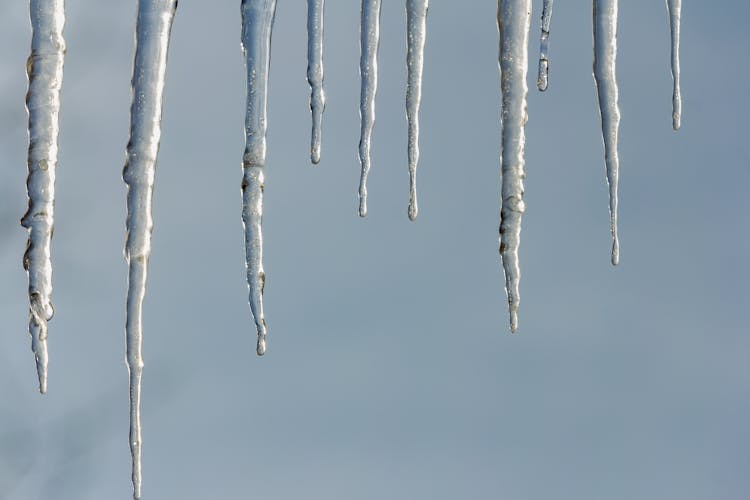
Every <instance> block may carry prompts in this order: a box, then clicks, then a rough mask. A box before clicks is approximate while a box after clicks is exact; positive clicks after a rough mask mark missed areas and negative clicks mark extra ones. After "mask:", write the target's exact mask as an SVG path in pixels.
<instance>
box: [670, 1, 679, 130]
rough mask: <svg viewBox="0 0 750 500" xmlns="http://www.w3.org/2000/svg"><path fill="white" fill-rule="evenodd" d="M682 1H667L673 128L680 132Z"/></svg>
mask: <svg viewBox="0 0 750 500" xmlns="http://www.w3.org/2000/svg"><path fill="white" fill-rule="evenodd" d="M681 10H682V0H667V12H668V13H669V31H670V33H671V38H672V51H671V52H672V82H673V87H672V128H673V129H675V130H680V115H681V114H682V98H681V97H680V11H681Z"/></svg>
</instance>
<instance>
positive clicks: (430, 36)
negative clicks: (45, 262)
mask: <svg viewBox="0 0 750 500" xmlns="http://www.w3.org/2000/svg"><path fill="white" fill-rule="evenodd" d="M23 3H24V2H2V6H0V276H1V277H2V278H1V279H0V318H2V322H1V323H0V326H1V327H2V328H1V331H2V335H0V394H2V403H0V499H2V500H36V499H55V500H67V499H76V500H88V499H92V500H93V499H102V498H111V499H116V498H122V499H125V498H129V497H130V494H131V493H130V492H131V489H130V488H131V486H130V455H129V449H128V444H127V441H128V437H127V432H128V421H127V420H128V392H127V371H126V367H125V363H124V348H125V342H124V312H125V306H124V300H125V279H126V266H125V262H124V260H123V257H122V245H123V242H124V220H125V186H124V183H123V182H122V179H121V172H122V166H123V163H124V158H125V155H124V150H125V145H126V143H127V133H128V124H129V105H130V75H131V61H132V54H133V34H132V31H133V28H134V24H135V2H133V1H127V2H101V1H94V0H68V2H67V3H68V5H67V9H68V19H67V24H66V27H65V37H66V39H67V43H68V51H67V57H66V60H65V80H64V84H63V94H62V106H63V107H62V113H61V123H60V125H61V127H60V155H59V164H58V173H57V202H56V225H55V237H54V239H53V242H52V245H53V246H52V253H53V265H54V294H53V302H54V305H55V310H56V315H55V318H54V319H53V321H52V322H51V323H50V334H49V335H50V336H49V350H50V380H49V393H48V394H47V395H46V396H44V397H42V396H40V395H39V394H38V393H37V390H36V387H37V380H36V374H35V368H34V361H33V355H32V353H31V351H30V339H29V336H28V333H27V321H28V316H27V311H28V304H27V298H26V295H25V293H26V286H27V285H26V277H25V274H24V272H23V269H22V267H21V255H22V254H23V251H24V248H25V239H26V232H25V231H24V230H23V229H22V228H21V227H20V225H19V223H18V220H19V219H20V217H21V215H22V214H23V212H24V211H25V204H26V191H25V187H24V180H25V176H26V160H25V156H26V132H25V128H26V114H25V110H24V94H25V91H26V77H25V72H24V67H25V61H26V58H27V56H28V52H29V43H30V29H29V23H28V12H27V9H26V6H25V5H23ZM304 3H305V2H301V1H298V2H286V1H280V2H279V5H278V11H277V15H276V26H275V31H274V37H273V56H272V64H271V82H270V95H269V98H268V105H269V131H268V159H267V171H266V190H265V193H266V197H265V201H266V208H265V218H264V235H265V270H266V275H267V286H266V295H265V308H266V315H267V320H268V325H269V338H268V353H267V354H266V356H265V357H263V358H257V357H256V356H255V354H254V348H255V329H254V326H253V324H252V321H251V318H250V312H249V308H248V306H247V302H246V299H247V287H246V284H245V273H244V263H243V256H244V249H243V237H242V225H241V219H240V201H241V198H240V181H241V170H240V164H241V157H242V152H243V141H244V136H243V130H242V127H243V123H244V104H245V103H244V100H245V96H244V89H245V73H244V66H243V61H242V55H241V50H240V9H239V2H238V1H232V2H229V1H222V2H209V1H202V2H199V1H182V2H180V6H179V8H178V12H177V16H176V18H175V24H174V29H173V34H172V43H171V47H170V54H169V66H168V71H167V84H166V94H165V101H164V121H163V134H162V142H161V151H160V154H159V161H158V169H157V176H156V190H155V195H154V218H155V229H154V239H153V243H154V247H153V255H152V259H151V273H150V276H149V289H148V293H147V297H146V303H145V318H144V335H145V341H144V354H145V360H146V367H145V373H144V394H143V396H144V401H143V435H144V447H143V464H144V483H143V495H144V499H157V498H163V499H173V498H180V499H185V500H187V499H206V498H216V499H251V498H263V499H268V500H287V499H303V498H304V499H307V500H317V499H325V500H330V499H352V500H376V499H377V500H382V499H394V500H406V499H415V500H423V499H424V500H427V499H430V500H456V499H463V498H469V499H482V500H483V499H490V498H508V499H514V500H547V499H555V500H563V499H566V500H567V499H570V500H602V499H606V500H632V499H634V498H638V499H640V500H650V499H653V500H698V499H711V500H742V499H744V498H747V492H748V491H750V474H748V470H750V432H749V431H748V426H747V422H748V421H750V370H749V369H748V368H747V361H748V358H749V357H750V335H748V330H750V328H748V321H747V308H748V305H750V300H749V299H750V292H748V285H747V284H748V282H750V269H749V268H748V265H747V258H746V256H747V255H748V253H750V236H748V232H747V227H748V213H750V200H749V199H748V197H747V186H748V183H750V168H748V167H750V146H749V145H748V144H749V143H748V141H747V137H746V136H747V130H748V128H747V124H746V117H747V116H748V113H749V112H750V107H749V106H748V100H747V80H748V77H749V76H750V75H749V71H750V70H748V65H747V64H744V63H741V61H742V60H743V59H742V58H743V57H744V56H743V54H744V53H745V52H746V49H747V43H748V42H747V35H746V33H747V32H746V28H745V26H744V23H746V22H747V19H750V7H749V6H748V4H747V3H746V2H740V1H726V2H721V5H722V7H717V6H711V5H718V3H711V2H685V5H684V7H683V23H682V34H683V38H682V71H683V82H682V83H683V98H684V101H683V121H682V130H681V131H680V132H678V133H675V132H673V131H672V129H671V78H670V73H669V29H668V22H667V14H666V9H665V6H664V2H658V1H656V2H654V1H651V0H628V1H623V2H620V22H619V27H620V29H619V56H618V66H617V69H618V76H619V82H620V105H621V111H622V122H621V135H620V137H621V149H620V153H621V170H620V196H621V198H620V238H621V264H620V266H619V267H617V268H613V267H612V266H611V265H610V264H609V251H610V235H609V228H608V213H607V188H606V181H605V170H604V161H603V151H602V140H601V135H600V129H599V117H598V111H597V108H596V95H595V90H594V83H593V79H592V77H591V58H592V49H591V5H590V2H583V1H578V2H557V3H556V5H555V11H554V14H553V18H552V34H551V39H550V40H551V65H550V89H549V90H548V91H547V92H546V93H544V94H541V93H539V92H537V91H536V90H535V88H534V82H535V80H536V69H535V67H536V63H535V61H536V58H537V56H538V45H537V41H536V40H537V39H538V34H539V17H540V15H541V12H540V6H541V2H539V1H535V2H534V8H535V11H534V13H533V22H532V35H531V38H532V40H533V42H532V45H531V48H530V60H531V61H532V65H531V66H532V69H531V71H530V74H529V84H530V89H531V90H530V94H529V123H528V126H527V143H526V144H527V155H526V160H527V162H526V169H527V180H526V205H527V212H526V214H525V217H524V221H523V224H524V225H523V231H522V241H521V250H520V255H521V266H522V272H523V278H522V282H521V297H522V302H521V308H520V326H519V333H518V334H517V335H511V334H509V332H508V326H507V325H508V317H507V305H506V299H505V292H504V290H503V275H502V271H501V266H500V260H499V255H498V252H497V246H498V245H497V228H498V224H499V211H500V207H499V190H500V177H499V153H500V151H499V143H500V141H499V136H500V127H499V114H500V98H499V78H498V68H497V47H498V41H497V28H496V21H495V13H496V3H495V2H492V1H489V0H487V1H471V2H461V1H454V2H449V1H439V0H433V2H432V5H431V8H430V12H429V17H428V24H427V28H428V32H427V46H426V54H425V69H424V95H423V101H422V115H421V116H422V127H421V146H422V147H421V150H422V155H421V162H420V167H419V173H418V183H419V186H418V187H419V196H420V205H419V206H420V213H419V218H418V220H417V221H416V222H414V223H411V222H409V221H408V219H407V214H406V209H407V203H408V174H407V163H406V123H405V114H404V89H405V77H406V72H405V22H406V21H405V14H404V6H403V2H397V1H388V0H387V1H385V2H383V11H382V43H381V48H380V59H379V61H380V63H379V66H380V85H379V93H378V97H377V121H376V124H375V131H374V135H373V151H372V162H373V163H372V171H371V174H370V181H369V190H368V193H369V197H368V202H369V203H368V204H369V212H368V216H367V218H366V219H364V220H362V219H360V218H359V217H358V216H357V211H356V209H357V198H356V193H357V183H358V179H359V163H358V160H357V142H358V134H359V112H358V99H359V70H358V60H359V37H358V32H359V2H356V1H354V0H328V1H327V2H326V17H325V21H326V25H325V85H326V92H327V97H328V99H327V107H326V112H325V115H324V122H323V150H322V162H321V164H320V165H319V166H317V167H313V166H311V165H310V164H309V159H308V156H309V133H310V132H309V128H310V117H309V106H308V99H309V89H308V86H307V82H306V79H305V72H306V60H305V58H306V32H305V12H306V10H305V6H304ZM469 4H470V5H471V7H466V5H469Z"/></svg>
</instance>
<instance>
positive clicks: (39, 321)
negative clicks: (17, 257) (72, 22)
mask: <svg viewBox="0 0 750 500" xmlns="http://www.w3.org/2000/svg"><path fill="white" fill-rule="evenodd" d="M29 13H30V17H31V30H32V35H31V55H30V56H29V59H28V62H27V63H26V72H27V75H28V78H29V90H28V93H27V94H26V109H27V110H28V113H29V155H28V168H29V176H28V178H27V179H26V187H27V189H28V195H29V209H28V210H27V211H26V214H25V215H24V216H23V218H22V219H21V225H22V226H23V227H25V228H26V229H28V230H29V240H28V243H27V244H26V252H25V253H24V256H23V267H24V269H26V271H27V272H28V275H29V333H30V334H31V350H32V351H33V352H34V358H35V359H36V371H37V375H38V377H39V392H41V393H42V394H44V393H45V392H47V322H48V321H49V320H50V319H52V315H53V314H54V309H53V308H52V262H51V259H50V243H51V240H52V232H53V225H54V215H55V167H56V166H57V135H58V128H59V127H58V126H59V123H58V122H59V114H60V87H61V85H62V79H63V61H64V57H65V40H64V39H63V36H62V31H63V26H64V25H65V2H64V0H31V1H30V2H29Z"/></svg>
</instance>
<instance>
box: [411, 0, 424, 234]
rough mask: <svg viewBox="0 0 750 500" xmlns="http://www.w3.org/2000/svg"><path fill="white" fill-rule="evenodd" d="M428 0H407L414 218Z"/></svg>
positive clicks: (412, 212)
mask: <svg viewBox="0 0 750 500" xmlns="http://www.w3.org/2000/svg"><path fill="white" fill-rule="evenodd" d="M428 3H429V2H428V0H406V46H407V50H406V68H407V72H408V77H407V82H406V121H407V125H408V129H409V132H408V134H409V137H408V156H409V219H410V220H415V219H416V218H417V212H418V210H419V209H418V206H417V163H419V103H420V101H421V99H422V68H423V66H424V43H425V34H426V31H427V8H428Z"/></svg>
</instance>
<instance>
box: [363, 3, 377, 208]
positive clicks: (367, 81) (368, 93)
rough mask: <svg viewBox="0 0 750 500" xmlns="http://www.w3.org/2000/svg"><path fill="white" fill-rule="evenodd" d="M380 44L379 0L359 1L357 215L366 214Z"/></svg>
mask: <svg viewBox="0 0 750 500" xmlns="http://www.w3.org/2000/svg"><path fill="white" fill-rule="evenodd" d="M379 45H380V0H362V22H361V25H360V58H359V73H360V77H361V79H362V89H361V93H360V98H359V115H360V135H359V163H360V166H361V168H362V175H361V177H360V179H359V216H360V217H364V216H366V215H367V176H368V174H369V173H370V139H371V138H372V127H373V126H374V125H375V94H376V93H377V90H378V47H379Z"/></svg>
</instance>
